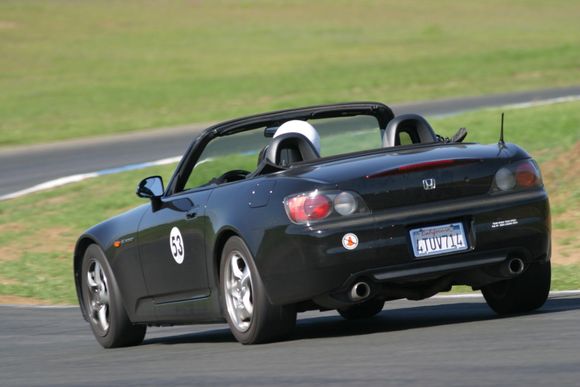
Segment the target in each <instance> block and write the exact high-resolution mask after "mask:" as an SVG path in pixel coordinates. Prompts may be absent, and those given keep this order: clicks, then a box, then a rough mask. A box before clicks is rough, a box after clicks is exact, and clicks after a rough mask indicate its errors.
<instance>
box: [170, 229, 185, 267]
mask: <svg viewBox="0 0 580 387" xmlns="http://www.w3.org/2000/svg"><path fill="white" fill-rule="evenodd" d="M169 248H170V249H171V255H172V256H173V259H175V262H177V263H179V264H181V263H182V262H183V258H184V256H185V247H184V246H183V237H182V236H181V231H179V229H178V228H177V227H173V228H172V229H171V233H170V234H169Z"/></svg>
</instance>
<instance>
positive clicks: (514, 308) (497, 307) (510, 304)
mask: <svg viewBox="0 0 580 387" xmlns="http://www.w3.org/2000/svg"><path fill="white" fill-rule="evenodd" d="M551 279H552V274H551V265H550V262H549V261H548V262H542V263H534V264H532V265H531V266H530V267H529V268H528V269H527V270H526V271H525V272H524V273H522V274H520V275H519V276H518V277H515V278H513V279H509V280H505V281H501V282H497V283H494V284H491V285H488V286H484V287H483V288H482V289H481V292H482V293H483V297H485V301H486V302H487V305H489V307H490V308H491V309H493V310H494V311H495V312H496V313H497V314H500V315H506V314H517V313H526V312H531V311H532V310H535V309H538V308H539V307H541V306H542V305H544V303H545V302H546V300H547V299H548V293H549V292H550V284H551Z"/></svg>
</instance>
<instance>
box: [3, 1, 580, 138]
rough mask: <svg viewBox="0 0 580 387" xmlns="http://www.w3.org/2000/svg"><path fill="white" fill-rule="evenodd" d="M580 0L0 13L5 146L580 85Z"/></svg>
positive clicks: (108, 5)
mask: <svg viewBox="0 0 580 387" xmlns="http://www.w3.org/2000/svg"><path fill="white" fill-rule="evenodd" d="M579 14H580V2H577V1H569V0H552V1H548V0H544V1H539V0H517V1H510V2H505V1H500V0H490V1H485V2H482V1H479V2H475V1H469V2H467V1H461V0H441V1H437V2H429V1H422V0H408V1H405V2H401V1H396V0H389V1H376V0H360V1H357V2H349V1H334V0H332V1H331V0H326V1H316V2H310V1H306V0H301V1H292V2H281V1H244V2H239V1H234V0H232V1H177V0H176V1H153V0H150V1H130V0H122V1H121V0H119V1H111V0H103V1H76V0H52V1H45V0H27V1H21V0H4V1H2V2H0V90H2V92H1V93H0V147H1V146H8V145H13V144H27V143H36V142H45V141H54V140H60V139H66V138H73V137H81V136H91V135H100V134H104V133H114V132H126V131H132V130H137V129H143V128H153V127H159V126H166V125H175V124H184V123H190V122H205V121H213V120H222V119H226V118H228V117H235V116H238V115H241V114H246V113H254V112H260V111H266V110H269V109H275V108H282V107H290V106H301V105H306V104H315V103H325V102H337V101H349V100H368V99H371V100H380V101H385V102H388V103H393V102H401V101H410V100H425V99H431V98H441V97H447V96H465V95H478V94H483V93H490V92H502V91H505V92H507V91H516V90H524V89H533V88H540V87H556V86H567V85H570V84H575V83H578V80H579V79H580V78H579V75H580V23H578V15H579Z"/></svg>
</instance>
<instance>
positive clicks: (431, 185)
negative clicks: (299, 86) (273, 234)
mask: <svg viewBox="0 0 580 387" xmlns="http://www.w3.org/2000/svg"><path fill="white" fill-rule="evenodd" d="M526 157H529V156H528V155H527V154H526V153H525V152H524V151H522V150H521V149H520V148H518V147H517V146H515V145H512V144H507V145H506V146H503V147H500V146H498V145H497V144H493V145H479V144H438V145H435V146H433V145H431V146H421V147H416V146H415V147H407V148H400V149H396V150H387V149H385V150H384V151H381V152H373V153H370V154H363V155H360V156H353V157H345V158H339V159H330V160H321V161H320V162H319V163H316V164H308V165H304V166H302V167H296V168H291V169H290V170H288V171H287V172H286V173H285V174H286V175H289V176H295V177H302V178H307V179H313V180H317V181H320V182H326V183H328V184H329V185H332V186H334V187H336V188H338V189H344V190H353V191H356V192H358V193H359V194H360V195H361V196H362V197H363V199H364V200H365V202H366V204H367V206H368V207H369V209H370V210H371V211H378V210H384V209H388V208H393V207H399V206H407V205H413V204H419V203H427V202H436V201H440V200H448V199H458V198H463V197H470V196H477V195H482V194H485V193H487V192H489V190H490V188H491V185H492V181H493V178H494V176H495V173H496V172H497V170H498V169H499V168H500V167H501V166H502V165H504V164H506V163H509V162H511V161H512V160H514V159H521V158H526Z"/></svg>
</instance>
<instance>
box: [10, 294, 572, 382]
mask: <svg viewBox="0 0 580 387" xmlns="http://www.w3.org/2000/svg"><path fill="white" fill-rule="evenodd" d="M301 316H302V317H301V318H300V319H299V321H298V325H297V329H296V332H295V334H294V336H293V337H292V338H291V339H290V340H288V341H285V342H280V343H273V344H266V345H257V346H242V345H241V344H238V343H237V342H235V341H234V338H233V336H232V335H231V334H230V333H229V331H228V330H227V329H226V326H225V325H198V326H184V327H172V328H155V329H150V331H149V332H148V333H147V336H146V337H145V343H144V344H143V345H141V346H138V347H133V348H121V349H114V350H104V349H102V348H101V347H99V346H98V344H97V343H96V341H95V340H94V339H93V337H92V334H91V333H90V328H89V326H88V325H87V324H86V323H85V322H84V321H83V320H82V318H81V315H80V312H79V311H78V309H77V308H76V307H75V308H73V307H70V308H48V309H45V308H34V307H13V306H0V385H2V386H13V385H21V386H37V385H42V386H50V385H58V386H66V385H78V386H80V385H82V386H97V385H103V386H129V385H137V386H165V385H188V386H193V385H224V386H235V385H243V386H271V385H277V386H282V385H308V386H310V385H319V384H327V385H360V386H382V385H409V386H430V387H434V386H523V385H525V386H578V385H579V384H580V326H579V324H578V321H580V293H578V292H577V293H574V294H568V295H555V296H552V297H551V299H550V300H549V301H548V302H547V303H546V305H545V306H544V307H543V308H542V309H540V310H539V311H537V312H536V313H533V314H528V315H524V316H517V317H516V316H514V317H504V318H499V317H497V316H496V315H494V314H493V313H492V312H491V310H490V309H489V308H488V307H487V306H486V305H485V303H484V301H483V299H482V298H453V299H448V298H436V299H430V300H425V301H419V302H411V301H394V302H390V303H387V305H386V307H385V309H384V310H383V311H382V312H381V313H380V314H379V315H378V316H377V317H375V318H373V319H369V320H366V321H358V322H349V321H345V320H342V318H341V317H339V316H338V315H337V314H336V313H334V312H325V313H318V312H309V313H305V314H303V315H301Z"/></svg>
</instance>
